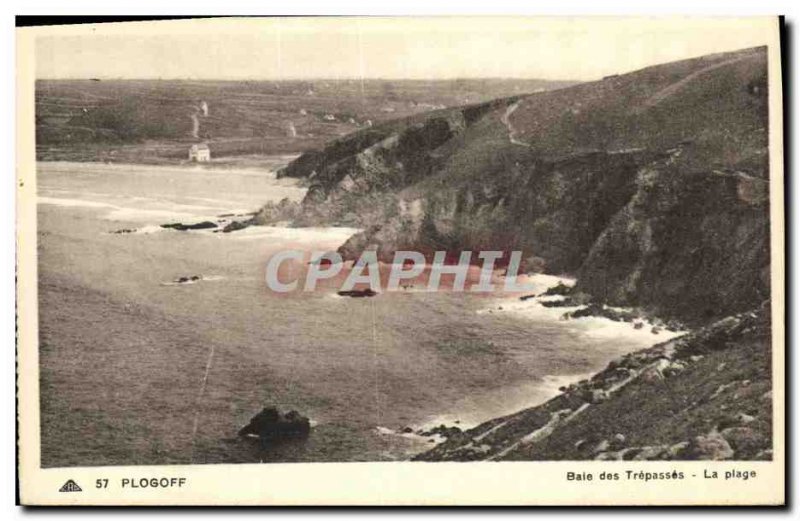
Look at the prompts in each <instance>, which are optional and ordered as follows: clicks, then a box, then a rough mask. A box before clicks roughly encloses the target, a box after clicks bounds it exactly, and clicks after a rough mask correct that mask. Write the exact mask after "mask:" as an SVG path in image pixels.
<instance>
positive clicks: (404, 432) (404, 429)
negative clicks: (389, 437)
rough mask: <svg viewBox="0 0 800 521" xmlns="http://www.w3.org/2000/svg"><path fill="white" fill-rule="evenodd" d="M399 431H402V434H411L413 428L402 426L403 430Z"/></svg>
mask: <svg viewBox="0 0 800 521" xmlns="http://www.w3.org/2000/svg"><path fill="white" fill-rule="evenodd" d="M400 432H402V433H403V434H411V433H412V432H414V429H412V428H411V427H403V430H402V431H400Z"/></svg>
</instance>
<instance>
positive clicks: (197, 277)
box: [173, 275, 203, 284]
mask: <svg viewBox="0 0 800 521" xmlns="http://www.w3.org/2000/svg"><path fill="white" fill-rule="evenodd" d="M202 278H203V277H202V276H200V275H192V276H190V277H178V278H177V279H175V280H174V281H173V282H176V283H178V284H186V283H187V282H196V281H198V280H201V279H202Z"/></svg>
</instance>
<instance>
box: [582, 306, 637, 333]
mask: <svg viewBox="0 0 800 521" xmlns="http://www.w3.org/2000/svg"><path fill="white" fill-rule="evenodd" d="M569 315H570V317H571V318H581V317H604V318H607V319H609V320H613V321H615V322H633V321H634V320H635V319H637V318H639V314H638V313H636V312H634V311H625V310H616V309H613V308H609V307H606V306H604V305H602V304H597V303H592V304H589V305H588V306H584V307H582V308H580V309H576V310H575V311H573V312H572V313H570V314H569ZM634 327H636V326H635V325H634ZM637 329H638V328H637Z"/></svg>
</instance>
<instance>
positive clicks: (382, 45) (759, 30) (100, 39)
mask: <svg viewBox="0 0 800 521" xmlns="http://www.w3.org/2000/svg"><path fill="white" fill-rule="evenodd" d="M780 27H781V20H780V19H779V18H778V17H751V18H732V17H728V18H722V17H718V18H709V17H702V18H701V17H651V18H625V17H562V18H559V17H541V18H536V17H418V18H415V17H395V18H390V17H386V18H384V17H315V18H305V17H262V18H255V17H254V18H216V19H214V18H209V19H195V20H175V21H147V22H145V21H141V22H116V23H98V24H89V25H87V24H77V25H74V24H73V25H60V26H40V27H26V28H17V39H18V65H17V67H18V80H17V81H18V106H17V111H18V121H17V128H18V136H17V138H18V140H19V144H18V150H19V152H18V154H19V155H18V158H19V159H18V183H17V199H18V203H17V204H18V210H17V212H18V217H17V240H18V245H17V248H18V250H17V251H18V261H17V262H18V273H19V279H18V288H17V291H18V297H17V298H18V301H17V302H18V304H17V305H18V313H19V319H18V323H19V328H20V331H19V337H18V346H17V349H18V357H19V359H20V365H19V367H18V375H19V387H18V393H19V395H18V396H19V398H20V400H21V401H20V402H19V409H18V413H19V416H20V419H19V429H20V430H19V433H20V436H19V443H20V446H21V453H20V458H21V460H20V465H21V467H20V469H21V470H20V479H21V483H22V491H23V501H25V497H26V492H27V493H28V495H27V497H29V498H30V501H31V502H32V503H34V504H40V503H47V504H72V503H74V504H108V503H109V502H111V503H118V504H128V503H131V504H133V503H137V502H138V501H141V502H143V503H149V504H170V503H171V502H173V501H176V502H178V503H206V502H208V501H211V502H212V503H215V502H217V500H214V499H213V498H210V499H209V497H208V496H204V497H205V499H201V498H200V496H202V494H200V489H199V488H197V489H194V492H193V493H197V494H199V495H198V496H188V495H184V496H178V499H174V498H172V497H171V496H169V495H168V494H171V493H173V492H174V493H176V494H189V493H190V492H191V491H192V488H191V487H192V486H194V483H197V481H193V479H192V474H191V473H190V472H189V471H188V470H181V469H191V471H192V472H194V471H195V470H197V471H198V472H204V473H205V474H203V475H204V476H205V477H204V478H203V479H209V480H210V479H217V480H220V479H223V480H227V479H231V480H236V479H238V478H237V477H236V476H244V475H245V474H238V472H239V471H238V470H236V469H242V472H252V473H253V474H251V475H252V476H257V475H259V474H258V473H259V472H262V471H264V472H274V471H275V470H276V469H291V470H287V471H286V474H284V475H285V476H286V480H287V481H292V480H294V479H300V478H298V476H300V475H301V473H305V472H307V473H308V474H302V475H311V476H314V475H316V474H315V472H316V469H320V472H331V474H330V475H336V472H335V471H334V469H339V468H342V469H349V470H347V472H349V471H353V472H355V471H356V469H360V470H358V472H362V471H363V474H359V475H363V476H367V475H369V474H370V472H372V473H373V474H372V475H374V476H377V474H375V473H378V472H384V470H383V469H389V470H386V472H395V471H394V470H391V469H392V468H393V467H395V466H396V467H397V469H398V470H397V472H402V476H401V477H402V479H401V477H398V478H396V479H397V480H398V483H405V481H403V480H405V479H406V478H408V479H409V480H411V479H412V478H411V477H410V476H412V475H413V474H412V472H413V473H416V472H425V473H428V472H445V473H449V474H447V475H448V476H458V475H460V474H463V475H465V476H467V477H466V478H465V479H474V480H476V481H475V483H478V482H479V481H477V480H481V479H485V480H487V483H491V481H489V479H490V476H492V475H495V474H494V473H498V474H497V475H499V474H502V473H503V472H504V470H503V469H509V468H514V469H521V470H520V472H522V471H524V472H530V473H533V474H535V473H537V472H539V473H540V474H541V473H543V472H545V471H544V470H542V471H537V470H536V469H537V468H542V469H544V468H546V469H548V470H547V471H546V473H547V474H541V475H540V477H539V479H543V478H542V476H545V475H550V476H551V477H550V478H548V480H549V481H550V482H557V483H563V484H564V485H565V487H567V488H565V489H564V490H565V492H563V494H562V495H554V496H551V497H549V498H548V496H547V495H546V493H543V492H542V491H543V490H544V489H539V491H535V490H532V489H531V490H529V491H528V492H525V491H524V490H523V489H519V490H517V489H514V491H513V492H508V490H507V492H508V494H509V495H507V496H506V495H504V494H502V493H501V494H499V495H497V496H495V495H494V493H492V492H491V488H486V489H480V490H485V493H481V494H480V495H479V496H474V497H473V498H472V499H464V498H462V496H460V495H459V494H458V493H456V492H455V491H452V490H451V489H452V487H453V483H452V482H449V481H447V480H448V479H456V478H442V479H441V480H439V481H438V483H440V484H443V483H449V484H447V485H442V487H443V488H442V489H441V490H437V486H436V485H432V484H431V483H432V482H431V481H430V476H432V475H433V474H428V476H429V478H428V479H429V481H426V482H425V488H424V490H426V492H424V493H423V492H420V491H419V490H422V487H423V486H422V485H419V486H420V487H421V488H420V489H415V490H417V491H416V492H413V493H411V492H409V493H408V494H407V495H403V494H402V490H403V486H402V485H401V484H400V485H397V486H396V488H397V491H392V492H386V495H385V496H381V497H366V496H365V497H361V498H360V499H356V500H351V499H348V498H346V497H345V496H342V501H349V502H350V503H363V504H374V503H384V504H387V503H404V504H467V503H473V502H479V503H482V504H495V503H506V504H526V503H529V504H587V503H588V504H607V503H609V502H612V503H615V504H631V503H633V504H640V503H641V502H643V501H646V502H653V503H663V504H669V503H674V502H675V501H678V502H680V503H685V504H703V503H704V502H706V501H712V499H710V498H718V499H713V501H715V502H725V503H744V504H780V503H782V502H783V501H784V491H783V486H784V483H783V469H784V464H785V462H784V457H785V447H784V437H783V436H784V430H783V429H784V428H785V425H784V417H783V414H784V380H783V376H784V367H783V361H784V352H783V349H784V334H785V332H784V328H785V325H784V294H783V292H784V284H785V280H784V273H783V270H784V266H783V260H784V250H783V248H784V246H783V241H784V238H783V233H784V231H783V226H784V222H783V220H784V215H783V211H784V210H783V177H784V173H783V140H782V135H783V123H782V98H781V88H782V84H781V81H782V80H781V77H782V76H781V42H780V37H779V31H780ZM512 462H513V463H515V464H517V465H520V466H510V467H507V465H512ZM352 463H361V464H365V465H366V466H363V465H358V466H353V465H342V466H334V467H330V466H323V465H320V464H352ZM556 463H557V464H558V466H550V465H555V464H556ZM643 463H646V464H643ZM297 464H311V465H297ZM543 465H547V467H543ZM648 465H649V466H648ZM28 468H30V469H31V470H30V471H28V470H27V469H28ZM143 468H147V469H149V470H148V472H138V471H137V469H143ZM217 468H219V469H223V468H224V469H225V471H224V472H223V473H221V474H220V472H222V471H220V470H216V471H215V469H217ZM323 468H324V469H327V470H322V469H323ZM88 469H91V472H89V470H88ZM267 469H269V470H267ZM369 469H375V470H369ZM378 469H381V470H378ZM399 469H409V470H407V471H406V470H402V471H401V470H399ZM489 469H491V470H489ZM556 469H557V470H556ZM26 471H27V475H26ZM115 471H120V472H119V473H118V474H109V473H110V472H115ZM215 472H216V473H217V475H216V477H214V476H215V474H214V473H215ZM295 472H296V473H297V474H294V473H295ZM343 472H345V470H343ZM508 472H511V471H508ZM514 472H516V471H514ZM711 472H713V473H715V474H717V473H718V474H719V477H717V476H714V477H713V478H712V477H711V475H710V473H711ZM406 473H408V474H406ZM512 474H513V473H512ZM512 474H509V476H510V475H512ZM603 474H606V475H609V476H616V477H613V478H606V477H602V475H603ZM34 475H36V476H39V475H41V476H51V478H48V479H49V481H47V483H48V484H47V486H46V487H44V488H42V489H41V490H38V489H37V491H36V492H32V491H30V490H31V486H29V484H28V482H27V481H26V479H27V478H28V477H29V476H34ZM326 475H327V474H326ZM341 475H342V476H345V475H347V474H341ZM229 476H230V477H229ZM274 476H280V473H278V474H274ZM319 476H322V474H319ZM354 479H355V478H354ZM605 479H611V480H613V481H616V482H617V483H616V484H608V485H607V486H612V487H617V488H615V489H614V490H613V491H612V492H613V493H612V494H611V495H609V496H608V497H607V498H603V495H604V494H603V493H602V492H601V491H600V492H598V490H597V489H593V490H594V492H586V493H585V494H589V495H585V494H583V495H582V493H580V492H575V490H580V489H579V488H577V487H581V486H586V485H585V484H584V482H586V481H595V482H597V481H600V480H605ZM103 480H105V482H104V481H103ZM717 480H718V481H719V482H717ZM723 481H724V483H725V486H726V487H728V488H722V482H723ZM51 482H52V483H51ZM37 483H42V481H39V480H37ZM531 483H533V482H531ZM648 484H649V485H650V486H656V487H676V490H677V487H680V490H681V491H682V492H680V494H683V495H682V496H681V495H680V494H679V493H678V492H676V494H678V495H676V498H678V497H681V498H683V499H679V500H678V499H676V500H672V499H670V497H669V496H670V494H671V492H670V493H667V492H665V493H664V495H663V496H664V497H659V495H658V494H655V495H654V492H653V489H649V492H647V493H645V492H642V494H641V495H639V496H638V499H637V497H633V498H628V499H627V500H626V499H625V496H624V490H626V487H634V488H628V489H629V490H639V489H636V488H635V487H644V486H646V485H648ZM351 485H352V486H355V485H356V482H353V483H352V484H351ZM321 486H322V485H321V484H320V487H321ZM476 486H477V485H476ZM592 486H597V487H599V486H600V484H599V483H593V484H592ZM711 486H719V487H720V489H719V490H718V491H717V492H716V493H715V494H716V495H715V494H711V493H709V494H704V492H703V490H704V489H705V488H706V487H711ZM569 487H576V488H574V489H571V488H569ZM737 487H738V488H737ZM747 487H753V488H752V492H746V491H747V490H748V489H747ZM232 488H233V487H232ZM409 490H411V489H409ZM509 490H510V489H509ZM665 490H666V489H665ZM743 491H744V492H743ZM462 492H465V493H466V492H467V490H466V489H465V490H463V491H462ZM151 493H152V494H161V495H155V496H142V495H140V496H136V494H151ZM240 493H241V494H243V495H246V494H249V492H248V491H247V487H240V488H239V489H237V490H236V491H235V492H232V494H240ZM90 494H95V495H93V496H91V495H90ZM102 494H105V495H104V496H103V495H102ZM126 494H128V495H126ZM253 494H254V496H252V497H251V496H247V497H248V499H241V498H240V499H236V498H235V497H234V496H231V497H230V498H228V497H225V496H219V497H220V499H219V500H218V502H219V504H236V503H237V502H241V503H247V504H258V503H259V502H262V503H269V504H283V503H294V504H297V503H300V504H318V503H328V504H330V503H336V502H337V501H335V500H334V501H332V500H330V499H329V497H328V496H326V495H324V494H322V495H319V496H315V497H316V498H317V499H316V500H315V499H311V500H308V499H304V500H301V499H296V498H294V496H285V495H281V494H278V493H275V495H274V496H273V495H267V496H263V495H262V496H259V494H258V493H257V492H255V491H253ZM395 494H397V495H395ZM525 494H529V495H528V496H526V495H525ZM614 494H616V495H614ZM237 497H238V496H237ZM401 497H402V498H403V499H399V498H401ZM45 498H47V499H45ZM259 498H260V499H259ZM614 498H616V499H614Z"/></svg>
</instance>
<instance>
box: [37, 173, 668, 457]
mask: <svg viewBox="0 0 800 521" xmlns="http://www.w3.org/2000/svg"><path fill="white" fill-rule="evenodd" d="M286 161H288V158H285V157H276V158H274V167H263V168H260V169H255V168H235V167H230V165H228V166H226V167H225V168H217V167H215V166H214V165H213V163H212V164H211V165H209V166H199V165H195V166H191V165H176V166H148V165H124V164H103V163H65V162H40V163H38V165H37V195H38V218H37V220H38V222H37V227H38V228H37V236H38V280H39V285H38V292H39V293H38V295H39V297H38V298H39V338H40V345H39V364H40V402H41V403H40V408H41V448H42V451H41V457H42V466H43V467H68V466H98V465H152V464H190V463H191V464H211V463H258V462H263V463H269V462H326V461H337V462H344V461H396V460H407V459H409V458H410V457H412V456H413V455H414V454H416V453H419V452H421V451H424V450H426V449H429V448H431V447H433V446H434V444H435V443H437V442H438V441H440V440H439V439H438V438H436V437H426V436H419V435H416V434H414V433H413V432H412V433H403V432H402V431H403V430H409V429H406V427H410V428H411V429H410V430H411V431H418V430H425V429H427V428H430V427H433V426H437V425H440V424H445V425H448V426H451V425H453V426H458V427H460V428H468V427H471V426H474V425H476V424H478V423H480V422H483V421H486V420H488V419H491V418H494V417H497V416H502V415H505V414H510V413H512V412H515V411H517V410H519V409H522V408H525V407H529V406H533V405H536V404H538V403H541V402H543V401H545V400H547V399H548V398H550V397H552V396H554V395H555V394H556V393H557V392H558V391H557V390H558V387H559V386H562V385H565V384H568V383H570V382H573V381H578V380H580V379H582V378H586V377H587V375H590V374H591V373H593V372H596V371H598V370H600V369H602V368H603V367H604V366H605V365H606V364H607V363H608V362H609V361H610V360H611V359H613V358H615V357H618V356H620V355H621V354H624V353H627V352H631V351H634V350H637V349H642V348H644V347H647V346H650V345H652V344H655V343H657V342H661V341H664V340H666V339H667V338H668V337H667V336H665V335H667V334H668V333H666V332H664V333H661V334H659V335H655V334H653V333H651V332H650V328H649V327H644V328H641V329H636V330H635V329H633V327H632V326H631V324H627V323H615V322H611V321H608V320H605V319H600V318H583V319H577V320H562V319H561V315H562V314H563V313H564V311H565V310H564V309H563V308H546V307H544V306H542V305H541V303H540V302H538V301H536V300H535V299H531V300H526V301H524V302H523V301H521V300H520V299H519V295H512V294H505V293H502V292H500V291H498V292H497V293H491V294H477V293H468V292H467V293H465V292H453V291H436V292H426V291H406V290H401V291H394V292H390V291H386V292H381V293H379V294H378V295H376V296H374V297H372V298H348V297H341V296H339V295H337V293H336V287H334V286H333V285H327V286H325V285H322V286H321V287H320V288H319V289H318V290H317V291H314V292H302V291H298V292H292V293H288V294H278V293H275V292H273V291H270V289H269V288H268V287H267V284H266V282H265V276H264V275H265V267H266V264H267V261H268V260H269V258H270V257H271V256H272V255H273V254H274V253H276V252H277V251H280V250H285V249H300V250H303V251H309V252H310V251H313V250H320V251H325V250H331V249H336V248H337V247H338V246H339V245H340V244H342V243H343V242H344V241H345V240H346V239H347V238H348V237H349V236H350V235H352V234H353V233H355V232H357V231H358V230H355V229H352V228H341V227H327V228H326V227H317V228H292V227H289V226H257V227H250V228H247V229H244V230H240V231H236V232H232V233H219V232H215V231H214V230H211V229H208V230H189V231H179V230H174V229H165V228H162V227H161V224H166V223H176V222H180V223H196V222H201V221H205V220H211V221H212V222H216V221H219V220H221V219H226V218H230V216H231V215H234V216H237V215H238V216H244V217H243V218H246V215H247V214H248V213H249V212H253V211H255V210H257V209H258V208H259V207H260V206H261V205H263V204H265V203H267V202H269V201H273V202H277V201H279V200H281V199H284V198H289V199H290V200H295V201H299V200H301V199H302V197H303V195H304V193H305V190H306V189H305V188H304V187H303V186H302V185H301V183H299V182H298V181H297V180H291V179H277V177H276V174H275V171H276V170H277V168H279V167H280V166H282V165H283V164H285V162H286ZM270 164H271V163H270ZM220 216H226V217H220ZM119 230H125V231H126V233H113V232H115V231H119ZM181 277H185V278H189V279H190V278H191V277H198V278H197V280H190V281H189V283H178V282H176V281H179V280H180V279H181ZM530 280H531V283H532V284H534V285H536V287H537V290H540V291H542V290H544V289H545V288H547V287H548V286H550V285H553V284H555V283H556V282H558V281H559V280H565V281H566V282H569V280H568V279H566V278H563V279H562V278H558V277H553V276H544V275H540V276H534V277H532V278H531V279H530ZM268 406H275V407H278V408H279V409H280V410H282V411H289V410H297V411H298V412H300V413H301V414H303V415H305V416H307V417H309V418H310V419H311V422H312V425H313V428H312V430H311V434H310V435H309V437H308V438H306V439H295V440H285V441H282V442H274V443H268V444H263V443H259V442H258V441H257V440H252V439H248V438H240V437H238V436H237V431H238V430H239V429H240V428H241V427H242V426H243V425H245V424H246V423H247V422H248V421H249V419H250V418H251V417H252V416H253V415H255V414H256V413H258V412H259V411H260V410H261V409H262V408H264V407H268Z"/></svg>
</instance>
